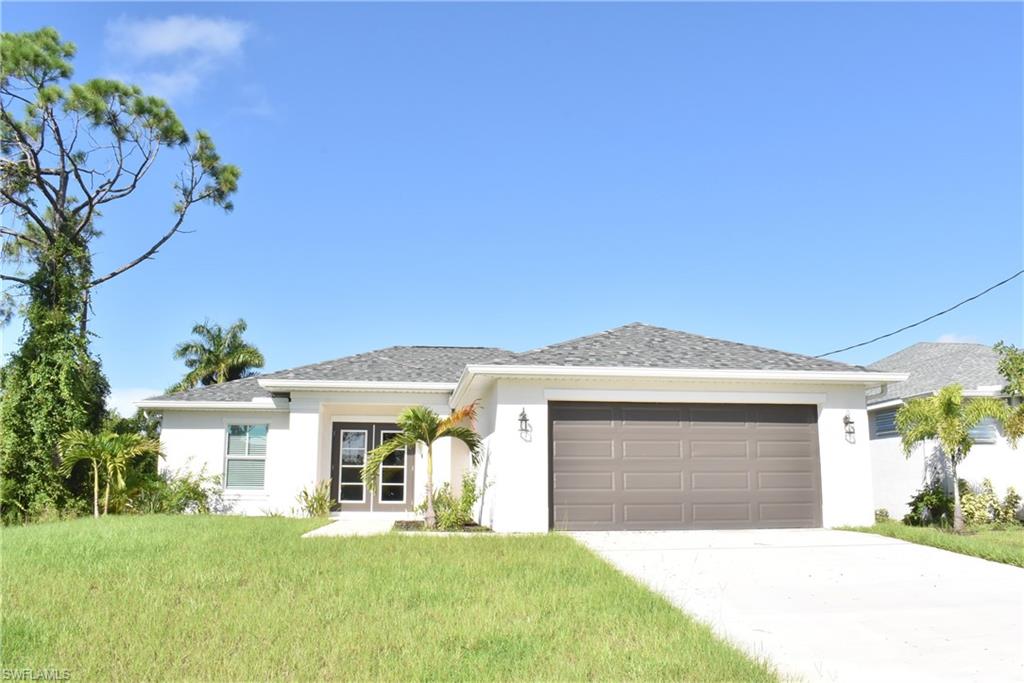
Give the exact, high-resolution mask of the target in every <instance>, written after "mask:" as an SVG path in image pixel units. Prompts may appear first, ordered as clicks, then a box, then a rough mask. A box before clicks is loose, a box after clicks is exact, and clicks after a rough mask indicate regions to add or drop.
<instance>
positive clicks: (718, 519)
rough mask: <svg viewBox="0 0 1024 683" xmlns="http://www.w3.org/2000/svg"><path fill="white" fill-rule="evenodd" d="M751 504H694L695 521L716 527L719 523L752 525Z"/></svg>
mask: <svg viewBox="0 0 1024 683" xmlns="http://www.w3.org/2000/svg"><path fill="white" fill-rule="evenodd" d="M750 509H751V505H750V503H694V504H693V521H694V522H695V523H698V524H699V523H705V524H708V525H714V524H717V523H727V524H735V523H738V522H742V523H744V524H748V523H751V522H752V521H753V518H752V516H751V514H750Z"/></svg>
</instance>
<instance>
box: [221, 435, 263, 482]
mask: <svg viewBox="0 0 1024 683" xmlns="http://www.w3.org/2000/svg"><path fill="white" fill-rule="evenodd" d="M266 464H267V425H228V445H227V453H226V454H225V456H224V487H225V488H229V489H251V490H259V489H262V488H263V474H264V471H265V470H266Z"/></svg>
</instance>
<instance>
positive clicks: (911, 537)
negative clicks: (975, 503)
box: [850, 522, 1024, 567]
mask: <svg viewBox="0 0 1024 683" xmlns="http://www.w3.org/2000/svg"><path fill="white" fill-rule="evenodd" d="M850 530H851V531H865V532H868V533H873V534H881V535H882V536H889V537H891V538H898V539H901V540H904V541H910V542H911V543H920V544H921V545H930V546H934V547H936V548H942V549H943V550H950V551H952V552H954V553H961V554H963V555H973V556H974V557H981V558H983V559H986V560H992V561H993V562H1002V563H1004V564H1012V565H1016V566H1018V567H1024V526H1016V527H1010V528H1006V529H969V530H968V531H967V532H966V533H964V534H954V533H953V532H952V531H947V530H945V529H939V528H936V527H919V526H908V525H906V524H903V523H901V522H879V523H878V524H875V525H874V526H866V527H853V528H851V529H850Z"/></svg>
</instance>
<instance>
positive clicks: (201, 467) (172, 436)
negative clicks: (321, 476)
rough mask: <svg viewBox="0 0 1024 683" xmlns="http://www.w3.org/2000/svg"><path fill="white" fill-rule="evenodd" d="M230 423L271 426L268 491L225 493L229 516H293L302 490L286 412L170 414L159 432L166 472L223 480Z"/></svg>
mask: <svg viewBox="0 0 1024 683" xmlns="http://www.w3.org/2000/svg"><path fill="white" fill-rule="evenodd" d="M229 424H268V425H269V429H268V431H267V460H266V469H265V471H264V482H265V486H264V489H263V490H262V491H238V492H232V491H225V495H224V499H225V502H227V503H228V504H229V505H230V506H231V507H230V511H231V512H235V513H239V514H245V515H261V514H266V513H267V512H270V511H277V512H283V513H287V512H288V511H290V509H291V508H292V507H294V505H295V493H296V492H297V491H298V489H299V488H301V487H297V486H296V480H297V478H298V477H299V476H300V473H299V472H297V471H296V469H295V467H294V464H295V463H294V461H293V459H292V458H291V457H290V453H291V449H290V441H291V432H290V430H289V415H288V413H286V412H280V413H270V412H252V413H246V412H239V411H177V410H175V411H167V412H165V413H164V416H163V423H162V428H161V431H160V443H161V447H162V448H163V451H164V454H165V456H166V457H165V459H164V461H163V463H161V467H162V468H163V469H166V470H169V471H171V472H186V471H188V472H195V473H199V472H205V473H206V474H210V475H215V476H218V477H221V479H222V480H223V477H224V452H225V449H226V438H227V426H228V425H229ZM293 486H294V487H295V488H294V490H293ZM289 493H290V495H289Z"/></svg>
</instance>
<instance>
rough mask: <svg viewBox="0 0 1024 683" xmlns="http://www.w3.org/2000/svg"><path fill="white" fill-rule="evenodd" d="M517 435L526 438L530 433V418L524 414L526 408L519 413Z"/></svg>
mask: <svg viewBox="0 0 1024 683" xmlns="http://www.w3.org/2000/svg"><path fill="white" fill-rule="evenodd" d="M519 433H520V434H522V435H523V436H526V435H527V434H529V433H530V418H529V416H528V415H527V414H526V408H523V410H522V412H521V413H519Z"/></svg>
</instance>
